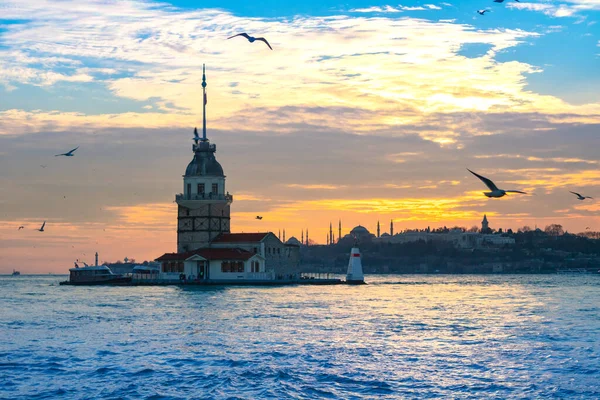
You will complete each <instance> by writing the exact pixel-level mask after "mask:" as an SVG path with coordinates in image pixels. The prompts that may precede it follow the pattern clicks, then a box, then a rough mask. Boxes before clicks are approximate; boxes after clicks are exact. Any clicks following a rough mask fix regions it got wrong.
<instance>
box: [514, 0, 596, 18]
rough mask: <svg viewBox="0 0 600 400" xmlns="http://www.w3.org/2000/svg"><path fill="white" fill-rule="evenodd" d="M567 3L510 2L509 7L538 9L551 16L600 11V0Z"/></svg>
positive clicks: (571, 0) (567, 15)
mask: <svg viewBox="0 0 600 400" xmlns="http://www.w3.org/2000/svg"><path fill="white" fill-rule="evenodd" d="M565 3H567V4H552V3H524V2H516V3H508V4H507V6H508V7H509V8H514V9H517V10H529V11H537V12H541V13H543V14H546V15H549V16H551V17H556V18H563V17H576V16H577V15H578V14H579V13H580V12H582V11H600V2H598V1H596V0H566V1H565Z"/></svg>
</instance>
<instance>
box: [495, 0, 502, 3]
mask: <svg viewBox="0 0 600 400" xmlns="http://www.w3.org/2000/svg"><path fill="white" fill-rule="evenodd" d="M503 1H504V0H494V3H502V2H503Z"/></svg>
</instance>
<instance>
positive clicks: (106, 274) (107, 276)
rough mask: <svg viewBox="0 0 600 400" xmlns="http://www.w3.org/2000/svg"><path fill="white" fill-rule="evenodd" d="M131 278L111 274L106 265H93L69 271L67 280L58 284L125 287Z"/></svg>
mask: <svg viewBox="0 0 600 400" xmlns="http://www.w3.org/2000/svg"><path fill="white" fill-rule="evenodd" d="M129 283H131V276H124V275H119V274H113V272H112V271H111V270H110V268H108V267H107V266H106V265H95V266H85V267H79V266H78V265H77V263H75V268H71V269H69V280H68V281H64V282H60V284H61V285H127V284H129Z"/></svg>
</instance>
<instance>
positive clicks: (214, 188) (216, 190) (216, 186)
mask: <svg viewBox="0 0 600 400" xmlns="http://www.w3.org/2000/svg"><path fill="white" fill-rule="evenodd" d="M212 192H213V194H218V193H219V184H218V183H213V184H212Z"/></svg>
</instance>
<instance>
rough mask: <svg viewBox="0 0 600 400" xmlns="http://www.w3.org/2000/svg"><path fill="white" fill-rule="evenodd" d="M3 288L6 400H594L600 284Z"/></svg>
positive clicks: (500, 279)
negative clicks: (521, 399) (203, 399)
mask: <svg viewBox="0 0 600 400" xmlns="http://www.w3.org/2000/svg"><path fill="white" fill-rule="evenodd" d="M62 279H64V278H63V277H56V276H21V277H10V276H6V277H0V304H1V306H2V308H1V310H2V311H1V312H0V337H1V338H2V339H1V340H0V398H6V399H49V398H67V399H92V398H106V399H138V398H147V399H187V398H214V399H228V398H232V399H262V398H270V399H321V398H330V399H334V398H335V399H337V398H342V399H353V398H354V399H358V398H367V399H368V398H372V399H375V398H377V399H382V398H384V399H385V398H461V399H462V398H465V399H466V398H474V399H475V398H477V399H480V398H498V399H509V398H590V399H593V398H600V383H599V382H600V380H599V378H600V276H575V277H569V276H549V275H547V276H416V275H410V276H407V275H404V276H383V277H373V276H368V277H367V279H368V281H369V282H370V284H369V285H367V286H297V287H226V288H225V287H223V288H217V287H210V288H200V287H194V288H178V287H112V288H111V287H69V286H59V285H58V282H59V281H60V280H62Z"/></svg>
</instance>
